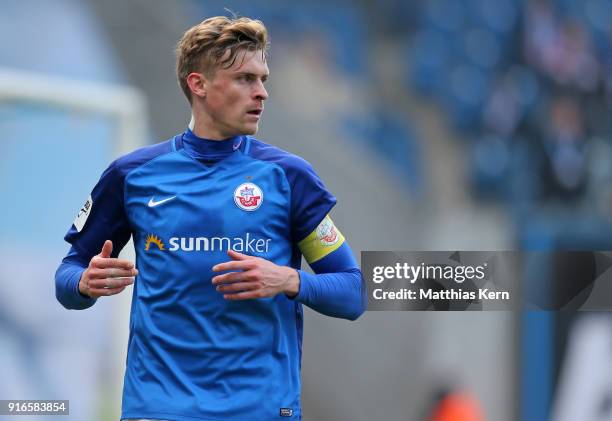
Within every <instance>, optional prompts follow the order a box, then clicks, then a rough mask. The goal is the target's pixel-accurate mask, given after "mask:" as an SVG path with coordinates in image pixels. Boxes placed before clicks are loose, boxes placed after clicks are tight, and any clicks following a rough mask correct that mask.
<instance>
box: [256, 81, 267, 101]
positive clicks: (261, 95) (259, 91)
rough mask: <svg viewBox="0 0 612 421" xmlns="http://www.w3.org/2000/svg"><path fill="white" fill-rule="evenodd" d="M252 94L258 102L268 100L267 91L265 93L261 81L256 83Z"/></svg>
mask: <svg viewBox="0 0 612 421" xmlns="http://www.w3.org/2000/svg"><path fill="white" fill-rule="evenodd" d="M254 94H255V99H257V100H259V101H265V100H266V99H268V91H266V88H265V86H264V84H263V82H262V81H261V80H260V81H258V82H257V87H256V88H255V92H254Z"/></svg>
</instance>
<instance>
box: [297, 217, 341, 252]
mask: <svg viewBox="0 0 612 421" xmlns="http://www.w3.org/2000/svg"><path fill="white" fill-rule="evenodd" d="M343 243H344V236H343V235H342V233H341V232H340V231H339V230H338V228H336V226H335V225H334V221H332V220H331V218H330V217H329V215H326V216H325V218H323V220H322V221H321V223H320V224H319V225H318V226H317V227H316V228H315V229H314V231H313V232H311V233H310V234H309V235H308V237H306V238H304V239H303V240H302V241H300V242H299V243H298V247H299V248H300V251H301V252H302V254H303V255H304V258H305V259H306V261H307V262H308V264H311V263H314V262H316V261H317V260H320V259H322V258H324V257H325V256H327V255H328V254H329V253H331V252H332V251H334V250H337V249H338V248H339V247H340V246H341V245H342V244H343Z"/></svg>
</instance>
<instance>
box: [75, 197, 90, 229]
mask: <svg viewBox="0 0 612 421" xmlns="http://www.w3.org/2000/svg"><path fill="white" fill-rule="evenodd" d="M92 207H93V199H92V198H91V195H89V197H88V198H87V200H86V201H85V203H84V204H83V206H82V207H81V210H79V213H78V214H77V216H76V218H75V219H74V222H73V224H74V227H75V228H76V230H77V231H78V232H81V230H82V229H83V227H84V226H85V222H87V218H88V217H89V214H90V213H91V208H92Z"/></svg>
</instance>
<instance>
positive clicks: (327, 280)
mask: <svg viewBox="0 0 612 421" xmlns="http://www.w3.org/2000/svg"><path fill="white" fill-rule="evenodd" d="M298 273H299V275H300V290H299V293H298V295H297V296H296V297H295V299H296V300H297V301H298V302H301V303H302V304H305V305H307V306H308V307H310V308H312V309H313V310H315V311H317V312H319V313H322V314H325V315H326V316H331V317H339V318H343V319H349V320H355V319H357V318H358V317H359V316H360V315H361V314H362V313H363V312H364V311H365V309H366V302H365V291H364V288H365V285H364V282H363V277H362V275H361V271H360V270H359V269H357V268H354V269H349V270H346V271H343V272H336V273H320V274H316V275H313V274H310V273H307V272H304V271H302V270H300V271H298Z"/></svg>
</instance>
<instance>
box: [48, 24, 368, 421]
mask: <svg viewBox="0 0 612 421" xmlns="http://www.w3.org/2000/svg"><path fill="white" fill-rule="evenodd" d="M267 48H268V40H267V30H266V28H265V26H264V25H263V24H262V22H260V21H257V20H251V19H248V18H237V19H230V18H226V17H213V18H210V19H206V20H205V21H203V22H201V23H200V24H198V25H196V26H194V27H192V28H191V29H189V30H188V31H187V32H186V33H185V34H184V35H183V37H182V39H181V40H180V42H179V44H178V48H177V75H178V80H179V84H180V86H181V88H182V90H183V91H184V93H185V95H186V96H187V99H188V101H189V103H190V105H191V108H192V115H193V123H194V124H193V129H189V128H188V129H187V130H186V131H185V132H184V133H181V134H179V135H177V136H175V137H173V138H171V139H169V140H167V141H165V142H162V143H159V144H156V145H152V146H149V147H145V148H142V149H139V150H136V151H134V152H132V153H130V154H128V155H125V156H123V157H120V158H119V159H117V160H116V161H114V162H113V163H111V165H110V166H109V167H108V169H107V170H106V171H104V173H103V174H102V176H101V178H100V181H99V182H98V183H97V185H96V186H95V187H94V189H93V191H92V193H91V195H90V197H89V198H88V200H87V201H86V202H85V205H84V206H83V208H82V209H81V210H80V211H79V213H78V215H77V217H76V219H75V220H74V223H73V225H72V227H71V228H70V230H69V231H68V233H67V234H66V237H65V239H66V241H67V242H69V243H70V244H71V245H72V247H71V248H70V251H69V253H68V255H67V256H66V257H65V258H64V259H63V261H62V263H61V265H60V267H59V268H58V270H57V273H56V296H57V299H58V300H59V301H60V303H61V304H62V305H63V306H65V307H66V308H69V309H85V308H88V307H90V306H92V305H93V304H94V303H95V302H96V299H97V298H99V297H102V296H109V295H114V294H118V293H120V292H121V291H123V290H124V289H125V288H126V286H127V285H130V284H132V283H133V284H134V288H133V297H132V308H131V316H130V336H129V344H128V354H127V367H126V372H125V379H124V390H123V405H122V419H165V420H175V421H194V420H208V421H212V420H219V421H221V420H223V421H227V420H241V421H244V420H278V419H285V418H289V419H301V407H300V362H301V348H302V346H301V345H302V323H303V315H302V305H307V306H309V307H310V308H312V309H314V310H316V311H318V312H320V313H323V314H326V315H329V316H333V317H340V318H345V319H350V320H354V319H356V318H358V317H359V316H360V315H361V314H362V313H363V311H364V310H365V305H366V301H365V291H364V289H365V288H364V283H363V278H362V276H361V272H360V270H359V268H358V266H357V264H356V262H355V260H354V257H353V254H352V252H351V249H350V248H349V246H348V244H347V243H346V241H345V239H344V237H343V235H342V234H341V233H340V231H339V230H338V228H336V226H335V224H334V222H333V221H332V220H331V218H330V216H329V212H330V210H331V209H332V207H333V206H334V205H335V203H336V199H335V198H334V196H332V195H331V194H330V193H329V192H328V191H327V190H326V188H325V186H324V185H323V183H322V182H321V180H320V179H319V177H318V176H317V174H316V173H315V172H314V170H313V169H312V167H311V166H310V165H309V164H308V163H307V162H306V161H304V160H303V159H301V158H299V157H297V156H295V155H292V154H290V153H288V152H285V151H283V150H280V149H278V148H276V147H274V146H270V145H268V144H266V143H264V142H262V141H260V140H257V139H256V138H254V137H252V135H253V134H255V133H256V132H257V128H258V124H259V120H260V118H261V115H262V112H263V107H264V101H265V100H266V99H267V98H268V93H267V92H266V89H265V87H264V83H265V82H266V80H267V78H268V75H269V71H268V66H267V63H266V51H267ZM130 236H132V237H133V240H134V246H135V248H136V265H134V264H133V263H132V262H130V261H127V260H124V259H118V258H117V255H118V253H119V251H120V250H121V249H122V248H123V247H124V246H125V244H126V243H127V241H128V240H129V238H130ZM302 256H304V257H305V259H306V261H307V262H308V263H309V265H310V266H311V268H312V269H313V271H314V272H315V274H314V275H313V274H309V273H306V272H303V271H301V270H300V262H301V258H302Z"/></svg>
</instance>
